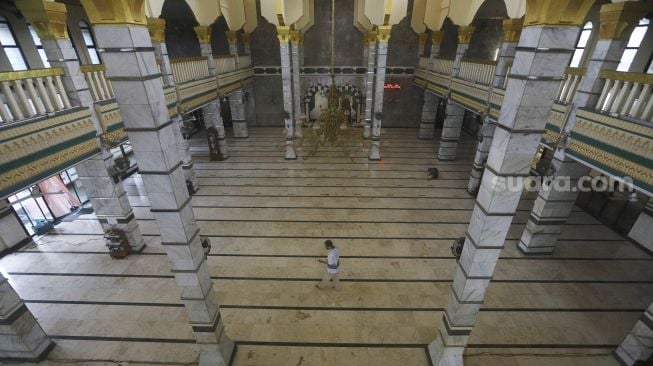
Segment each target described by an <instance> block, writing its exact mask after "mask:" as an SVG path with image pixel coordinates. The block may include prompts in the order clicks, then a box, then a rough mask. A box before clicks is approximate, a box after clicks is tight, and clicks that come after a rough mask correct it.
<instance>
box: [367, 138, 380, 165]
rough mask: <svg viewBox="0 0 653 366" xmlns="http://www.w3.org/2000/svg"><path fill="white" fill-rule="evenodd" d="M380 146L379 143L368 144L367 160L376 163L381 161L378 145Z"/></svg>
mask: <svg viewBox="0 0 653 366" xmlns="http://www.w3.org/2000/svg"><path fill="white" fill-rule="evenodd" d="M380 144H381V142H380V141H378V140H376V141H372V143H371V144H370V152H369V155H368V156H367V158H368V160H371V161H378V160H381V151H380V149H379V145H380Z"/></svg>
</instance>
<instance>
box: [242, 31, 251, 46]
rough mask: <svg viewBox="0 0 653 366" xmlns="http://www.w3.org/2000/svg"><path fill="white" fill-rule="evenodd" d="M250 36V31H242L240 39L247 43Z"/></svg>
mask: <svg viewBox="0 0 653 366" xmlns="http://www.w3.org/2000/svg"><path fill="white" fill-rule="evenodd" d="M251 38H252V34H251V33H243V34H242V35H241V39H242V40H243V43H244V44H249V41H250V40H251Z"/></svg>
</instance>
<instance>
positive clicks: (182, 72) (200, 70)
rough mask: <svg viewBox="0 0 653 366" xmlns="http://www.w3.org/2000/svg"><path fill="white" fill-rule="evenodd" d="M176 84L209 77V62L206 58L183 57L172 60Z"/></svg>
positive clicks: (171, 65) (171, 64)
mask: <svg viewBox="0 0 653 366" xmlns="http://www.w3.org/2000/svg"><path fill="white" fill-rule="evenodd" d="M170 67H171V68H172V75H173V77H174V79H175V83H176V84H181V83H185V82H188V81H193V80H198V79H203V78H207V77H209V60H208V58H206V57H183V58H176V59H171V60H170Z"/></svg>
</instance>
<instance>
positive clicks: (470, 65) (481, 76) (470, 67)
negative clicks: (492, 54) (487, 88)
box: [458, 59, 497, 85]
mask: <svg viewBox="0 0 653 366" xmlns="http://www.w3.org/2000/svg"><path fill="white" fill-rule="evenodd" d="M496 68H497V63H496V61H490V60H470V59H467V60H465V59H463V60H462V61H461V62H460V72H459V74H458V77H459V78H460V79H463V80H468V81H474V82H477V83H480V84H484V85H490V84H492V82H493V81H494V76H495V72H496Z"/></svg>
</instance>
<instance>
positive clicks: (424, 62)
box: [418, 57, 429, 70]
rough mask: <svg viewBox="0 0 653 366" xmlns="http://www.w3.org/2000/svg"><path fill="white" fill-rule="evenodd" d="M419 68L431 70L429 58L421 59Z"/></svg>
mask: <svg viewBox="0 0 653 366" xmlns="http://www.w3.org/2000/svg"><path fill="white" fill-rule="evenodd" d="M418 67H419V68H420V69H427V70H428V68H429V58H428V57H420V58H419V64H418Z"/></svg>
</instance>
